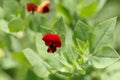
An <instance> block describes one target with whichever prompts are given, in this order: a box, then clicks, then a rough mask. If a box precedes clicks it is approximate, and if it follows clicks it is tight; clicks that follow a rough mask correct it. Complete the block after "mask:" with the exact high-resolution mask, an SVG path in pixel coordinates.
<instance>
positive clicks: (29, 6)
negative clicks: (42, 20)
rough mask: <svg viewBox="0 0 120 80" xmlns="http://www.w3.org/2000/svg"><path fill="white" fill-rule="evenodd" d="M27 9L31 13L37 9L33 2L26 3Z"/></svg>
mask: <svg viewBox="0 0 120 80" xmlns="http://www.w3.org/2000/svg"><path fill="white" fill-rule="evenodd" d="M27 11H28V12H30V11H32V13H34V12H35V11H37V6H36V5H35V4H34V3H27Z"/></svg>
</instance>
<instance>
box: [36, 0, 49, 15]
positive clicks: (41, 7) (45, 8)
mask: <svg viewBox="0 0 120 80" xmlns="http://www.w3.org/2000/svg"><path fill="white" fill-rule="evenodd" d="M49 5H50V1H49V0H45V1H44V2H42V3H41V4H40V5H39V6H38V7H37V11H39V12H40V13H48V12H49V11H50V8H49Z"/></svg>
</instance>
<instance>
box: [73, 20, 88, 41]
mask: <svg viewBox="0 0 120 80" xmlns="http://www.w3.org/2000/svg"><path fill="white" fill-rule="evenodd" d="M76 38H78V39H80V40H82V41H84V42H86V41H88V40H89V38H90V26H88V25H87V24H85V23H83V22H81V21H78V22H77V24H76V26H75V30H74V33H73V39H74V40H76Z"/></svg>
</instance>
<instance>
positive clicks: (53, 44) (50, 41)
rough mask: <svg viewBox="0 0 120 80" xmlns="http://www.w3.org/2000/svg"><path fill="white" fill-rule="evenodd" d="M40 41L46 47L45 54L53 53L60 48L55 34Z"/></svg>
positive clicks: (58, 39)
mask: <svg viewBox="0 0 120 80" xmlns="http://www.w3.org/2000/svg"><path fill="white" fill-rule="evenodd" d="M42 40H43V41H44V42H45V45H46V46H48V50H47V52H52V53H54V52H55V51H56V48H57V47H58V48H59V47H61V40H60V37H59V36H58V35H57V34H46V35H44V36H43V38H42Z"/></svg>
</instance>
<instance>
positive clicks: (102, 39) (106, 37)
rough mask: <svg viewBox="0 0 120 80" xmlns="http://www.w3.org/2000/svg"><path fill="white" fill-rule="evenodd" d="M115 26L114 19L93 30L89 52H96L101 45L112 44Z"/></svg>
mask: <svg viewBox="0 0 120 80" xmlns="http://www.w3.org/2000/svg"><path fill="white" fill-rule="evenodd" d="M115 24H116V17H115V18H111V19H109V20H106V21H104V22H102V23H100V24H98V25H97V26H95V28H94V32H93V38H92V40H91V41H90V45H91V47H90V48H91V49H90V50H91V52H94V51H96V50H97V49H99V48H100V47H101V46H103V45H112V44H113V32H114V28H115Z"/></svg>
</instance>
